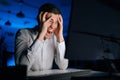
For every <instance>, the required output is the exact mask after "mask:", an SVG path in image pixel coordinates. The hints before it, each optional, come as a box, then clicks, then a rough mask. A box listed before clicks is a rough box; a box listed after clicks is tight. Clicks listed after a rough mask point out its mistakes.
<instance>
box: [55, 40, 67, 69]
mask: <svg viewBox="0 0 120 80" xmlns="http://www.w3.org/2000/svg"><path fill="white" fill-rule="evenodd" d="M56 52H57V54H56V55H55V62H56V64H57V65H58V67H59V68H60V69H66V68H67V67H68V59H65V58H64V56H65V42H61V43H58V42H57V46H56Z"/></svg>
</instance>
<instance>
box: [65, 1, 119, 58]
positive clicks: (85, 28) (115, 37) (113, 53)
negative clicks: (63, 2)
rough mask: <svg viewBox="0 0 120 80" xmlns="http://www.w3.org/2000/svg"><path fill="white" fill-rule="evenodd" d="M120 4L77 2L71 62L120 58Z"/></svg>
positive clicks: (71, 32)
mask: <svg viewBox="0 0 120 80" xmlns="http://www.w3.org/2000/svg"><path fill="white" fill-rule="evenodd" d="M119 4H120V1H118V0H110V1H109V0H73V1H72V8H71V18H70V23H69V31H68V38H67V50H66V57H67V58H69V59H70V60H102V59H104V58H109V59H119V58H120V9H119V8H120V6H119Z"/></svg>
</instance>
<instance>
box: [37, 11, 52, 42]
mask: <svg viewBox="0 0 120 80" xmlns="http://www.w3.org/2000/svg"><path fill="white" fill-rule="evenodd" d="M47 14H48V12H45V13H43V12H41V13H40V15H39V18H40V22H41V23H40V24H42V25H41V26H40V27H42V31H41V32H40V33H39V37H38V39H39V40H41V41H43V40H44V38H45V35H46V33H47V29H48V27H49V26H50V25H51V22H50V20H51V19H52V16H51V17H50V18H49V19H46V15H47Z"/></svg>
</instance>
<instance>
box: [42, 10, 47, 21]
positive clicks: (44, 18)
mask: <svg viewBox="0 0 120 80" xmlns="http://www.w3.org/2000/svg"><path fill="white" fill-rule="evenodd" d="M47 13H48V12H45V13H44V15H43V19H42V21H43V22H44V21H45V20H46V15H47Z"/></svg>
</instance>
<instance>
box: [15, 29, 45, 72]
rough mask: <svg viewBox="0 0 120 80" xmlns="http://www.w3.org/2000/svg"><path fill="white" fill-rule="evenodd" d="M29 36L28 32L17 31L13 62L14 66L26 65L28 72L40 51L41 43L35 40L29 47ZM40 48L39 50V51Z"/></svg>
mask: <svg viewBox="0 0 120 80" xmlns="http://www.w3.org/2000/svg"><path fill="white" fill-rule="evenodd" d="M29 38H30V34H29V33H28V30H19V31H18V32H17V33H16V38H15V62H16V65H26V66H27V69H28V70H29V69H30V68H31V67H32V65H33V63H34V61H35V60H34V59H35V58H36V57H37V55H38V53H37V52H38V50H41V47H42V45H43V43H42V42H41V41H39V40H37V39H36V40H35V41H34V42H33V43H32V44H31V45H30V46H28V44H29ZM39 48H40V49H39Z"/></svg>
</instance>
